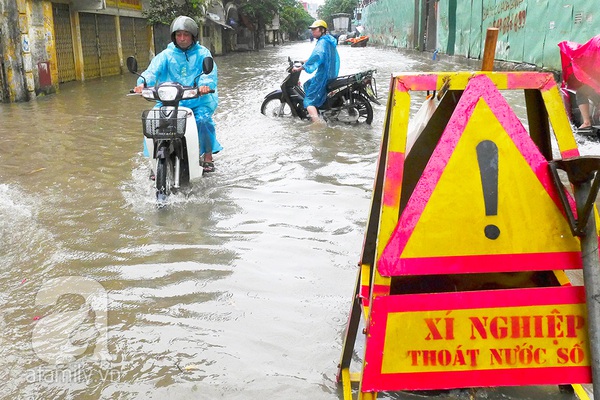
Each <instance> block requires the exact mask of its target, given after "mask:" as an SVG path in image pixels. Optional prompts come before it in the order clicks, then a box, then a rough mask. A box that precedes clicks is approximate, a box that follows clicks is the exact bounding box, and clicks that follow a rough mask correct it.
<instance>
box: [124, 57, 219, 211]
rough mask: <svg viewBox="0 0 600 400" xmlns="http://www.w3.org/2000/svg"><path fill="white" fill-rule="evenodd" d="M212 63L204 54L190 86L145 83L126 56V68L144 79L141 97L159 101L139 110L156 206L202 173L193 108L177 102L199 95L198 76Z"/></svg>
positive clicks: (135, 66)
mask: <svg viewBox="0 0 600 400" xmlns="http://www.w3.org/2000/svg"><path fill="white" fill-rule="evenodd" d="M213 66H214V64H213V59H212V58H210V57H206V58H205V59H204V61H203V63H202V73H201V74H199V75H198V76H196V77H195V78H194V84H193V85H192V86H183V85H181V84H179V83H177V82H163V83H160V84H158V85H156V86H154V87H147V86H146V79H145V78H144V77H143V76H142V75H141V74H139V73H138V72H137V68H138V67H137V60H136V59H135V58H134V57H128V58H127V69H128V70H129V72H131V73H133V74H136V75H138V76H141V77H142V79H144V88H143V90H142V93H141V95H142V97H144V98H145V99H146V100H149V101H155V102H160V103H161V105H160V106H158V107H155V108H152V109H150V110H145V111H143V112H142V131H143V133H144V141H145V144H146V148H147V149H148V152H149V153H150V155H151V162H150V167H151V169H152V175H153V176H154V182H155V189H156V200H157V203H158V205H159V206H162V205H164V204H165V203H166V201H167V199H168V197H169V195H170V194H171V193H176V192H177V191H179V190H180V189H181V188H183V187H189V186H190V182H191V181H192V180H193V179H196V178H200V177H201V176H202V173H203V169H202V166H201V165H200V154H199V153H200V146H199V143H198V128H197V126H196V119H195V118H194V113H193V111H192V110H191V109H190V108H187V107H183V106H180V105H179V102H180V101H181V100H187V99H194V98H197V97H200V96H201V95H202V94H201V93H200V89H199V87H198V78H199V77H200V76H202V75H203V74H210V73H211V71H212V70H213ZM209 92H210V93H212V92H214V90H210V91H209Z"/></svg>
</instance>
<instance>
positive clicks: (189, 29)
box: [134, 16, 222, 172]
mask: <svg viewBox="0 0 600 400" xmlns="http://www.w3.org/2000/svg"><path fill="white" fill-rule="evenodd" d="M197 40H198V24H197V23H196V21H194V20H193V19H192V18H190V17H185V16H180V17H177V18H175V19H174V20H173V22H172V23H171V42H172V43H169V45H168V46H167V48H166V49H165V50H163V51H161V52H160V53H158V54H157V55H156V57H154V58H153V59H152V61H151V62H150V65H149V66H148V69H146V71H144V72H142V75H143V76H144V78H145V79H146V83H147V84H148V85H149V86H152V85H155V84H157V83H162V82H178V83H180V84H182V85H184V86H192V85H193V84H194V78H195V77H196V76H198V75H199V74H200V73H201V72H202V61H203V60H204V58H205V57H212V55H211V53H210V51H209V50H208V49H207V48H206V47H204V46H202V45H201V44H200V43H198V42H197ZM143 82H144V81H143V79H142V78H141V77H140V78H138V81H137V84H138V86H136V87H135V89H134V91H135V92H137V93H141V91H142V88H143V87H144V85H143ZM217 82H218V78H217V65H216V64H214V68H213V70H212V72H211V73H210V74H208V75H201V76H200V78H199V80H198V86H199V90H200V93H201V94H203V96H200V97H198V98H195V99H189V100H182V101H181V103H180V104H181V106H184V107H189V108H191V109H192V111H193V112H194V117H195V118H196V125H197V126H198V141H199V142H200V154H201V158H202V157H203V158H202V160H201V161H202V167H203V170H204V172H213V171H214V170H215V166H214V162H213V154H214V153H218V152H219V151H221V150H222V146H221V145H220V144H219V142H218V141H217V134H216V129H215V123H214V121H213V119H212V115H213V114H214V112H215V109H216V108H217V105H218V102H219V98H218V94H217ZM211 89H212V90H214V91H215V92H214V93H209V90H211ZM146 150H147V149H144V152H146Z"/></svg>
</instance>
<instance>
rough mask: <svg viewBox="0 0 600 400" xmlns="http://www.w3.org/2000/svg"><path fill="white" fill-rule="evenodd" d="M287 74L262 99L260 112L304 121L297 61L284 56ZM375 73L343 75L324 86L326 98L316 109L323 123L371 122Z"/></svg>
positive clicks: (375, 97)
mask: <svg viewBox="0 0 600 400" xmlns="http://www.w3.org/2000/svg"><path fill="white" fill-rule="evenodd" d="M288 63H289V65H288V67H287V69H286V72H287V73H288V75H287V76H286V77H285V78H284V79H283V82H282V83H281V88H280V89H278V90H274V91H272V92H271V93H269V94H268V95H266V96H265V98H264V100H263V103H262V105H261V108H260V111H261V113H263V114H264V115H266V116H269V117H298V118H301V119H308V118H309V116H308V112H307V111H306V109H305V108H304V105H303V102H304V96H305V93H304V90H303V89H302V85H301V84H300V73H301V71H299V70H296V71H295V70H294V68H295V67H300V66H302V62H300V61H292V60H291V58H289V57H288ZM375 72H376V70H367V71H363V72H359V73H357V74H352V75H344V76H340V77H338V78H335V79H332V80H330V81H329V82H328V83H327V99H326V100H325V103H324V104H323V105H322V106H321V107H319V108H318V111H319V114H320V115H321V117H322V118H323V119H324V120H325V121H339V122H344V123H349V124H352V123H366V124H371V122H373V107H372V106H371V103H370V102H373V103H375V104H380V103H379V102H378V101H377V92H376V85H375V78H374V77H373V74H374V73H375Z"/></svg>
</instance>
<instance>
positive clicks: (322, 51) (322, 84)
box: [304, 34, 340, 108]
mask: <svg viewBox="0 0 600 400" xmlns="http://www.w3.org/2000/svg"><path fill="white" fill-rule="evenodd" d="M304 70H305V71H306V72H308V73H309V74H312V73H313V72H315V71H317V73H316V74H315V76H313V77H312V78H310V79H309V80H307V81H306V82H304V92H305V93H306V96H305V97H304V108H306V107H308V106H315V107H320V106H321V105H323V103H325V99H326V98H327V89H326V86H327V82H328V81H329V80H330V79H333V78H337V76H338V73H339V72H340V56H339V54H338V52H337V40H336V39H335V38H334V37H333V36H331V35H330V34H327V35H323V36H321V37H320V38H319V40H317V44H316V45H315V48H314V50H313V52H312V54H311V55H310V57H309V58H308V60H306V62H305V63H304Z"/></svg>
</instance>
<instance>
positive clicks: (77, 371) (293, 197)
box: [0, 42, 600, 400]
mask: <svg viewBox="0 0 600 400" xmlns="http://www.w3.org/2000/svg"><path fill="white" fill-rule="evenodd" d="M313 46H314V44H313V43H310V42H303V43H295V44H286V45H284V46H281V47H272V48H267V49H265V50H264V51H260V52H251V53H239V54H233V55H228V56H224V57H217V58H216V59H215V61H216V63H217V65H218V70H219V96H220V104H219V108H218V109H217V112H216V114H215V116H214V117H215V122H216V124H217V136H218V138H219V141H220V142H221V144H222V145H223V147H224V150H223V151H222V152H221V153H219V154H216V155H215V165H216V168H217V171H216V173H214V174H211V175H209V176H207V177H205V178H203V179H201V180H199V181H197V182H196V184H195V185H194V187H193V190H192V192H191V193H190V194H189V195H187V196H184V195H177V196H174V198H173V199H172V203H171V204H170V205H169V206H168V207H166V208H164V209H160V210H158V209H157V208H156V206H155V197H154V191H153V188H152V182H151V181H150V180H149V179H148V175H149V171H148V168H147V161H146V160H145V159H144V158H143V156H142V153H141V152H142V133H141V122H140V114H141V112H142V110H144V109H147V108H151V107H152V105H153V104H152V103H149V102H146V101H145V100H143V99H142V98H140V97H135V96H127V93H128V91H129V89H130V88H132V87H133V86H134V84H135V81H136V77H135V76H133V75H131V74H129V73H126V74H125V75H122V76H115V77H109V78H105V79H99V80H92V81H88V82H84V83H80V82H72V83H67V84H64V85H62V86H61V90H60V93H58V94H56V95H52V96H47V97H40V98H38V99H37V100H36V101H32V102H29V103H19V104H0V121H1V124H0V138H1V139H2V143H3V149H2V150H1V151H0V162H1V165H2V168H0V219H1V220H2V224H1V225H0V246H1V247H0V266H1V268H0V304H1V307H2V308H1V310H2V313H1V314H0V317H1V318H0V341H1V342H2V343H0V366H1V368H0V379H1V380H2V381H3V382H4V383H3V387H2V390H0V398H3V399H100V398H101V399H212V398H222V399H227V400H232V399H244V400H246V399H259V398H271V399H311V400H320V399H323V400H325V399H327V400H333V399H341V398H342V397H343V396H342V392H341V390H340V388H338V386H337V384H336V381H335V374H336V372H337V364H338V362H339V357H340V352H341V347H342V340H343V337H344V332H345V328H346V321H347V318H348V312H349V310H350V306H351V300H352V294H353V289H354V283H355V279H356V273H357V262H358V260H359V257H360V253H361V249H362V241H363V233H364V229H365V224H366V220H367V217H368V213H369V210H370V201H371V190H372V186H373V178H374V176H375V168H376V162H377V156H378V151H379V145H380V138H381V132H382V126H383V118H384V112H385V105H380V106H379V105H374V111H375V116H374V121H373V123H372V125H371V126H368V125H363V126H345V125H336V126H330V127H314V126H311V125H309V124H308V123H306V122H303V121H299V120H284V121H281V120H272V119H269V118H267V117H265V116H263V115H262V114H261V113H260V105H261V102H262V99H263V97H264V96H265V95H266V94H267V93H269V92H270V91H271V90H274V89H276V88H277V87H278V86H279V84H280V82H281V80H282V79H283V77H284V76H285V68H286V66H287V57H288V56H289V57H291V58H292V59H305V58H307V57H308V55H309V54H310V52H311V50H312V47H313ZM339 50H340V57H341V65H342V68H341V71H340V74H349V73H353V72H358V71H361V70H366V69H371V68H376V69H377V70H378V72H377V74H376V75H375V77H376V79H377V89H378V91H379V95H380V97H381V100H382V103H383V104H385V101H386V98H387V91H388V85H389V76H390V74H391V73H393V72H400V71H432V70H435V71H444V70H461V69H477V68H478V66H479V63H478V62H477V63H473V64H472V65H467V64H462V65H461V64H457V62H456V60H451V59H448V60H444V59H442V60H441V61H432V60H431V58H430V56H431V55H428V54H425V55H420V56H415V55H410V56H408V55H406V54H404V53H400V52H397V51H394V50H384V49H376V48H370V47H366V48H350V47H347V46H344V47H340V49H339ZM302 79H306V75H303V76H302ZM518 102H519V100H518V99H515V100H514V103H513V104H514V106H515V107H516V108H518V107H519V105H518V104H519V103H518ZM580 146H581V152H582V153H583V154H599V153H600V145H599V144H598V143H597V142H592V141H589V140H581V141H580ZM69 277H70V278H69ZM48 287H52V288H57V287H58V288H60V291H62V293H63V294H64V296H61V297H60V298H52V297H51V296H50V297H48V296H44V295H43V294H44V293H45V291H44V290H45V288H48ZM86 294H92V295H91V297H90V298H88V300H87V301H86V300H85V299H84V297H82V296H81V295H86ZM90 299H91V300H90ZM63 338H69V342H70V343H71V345H70V346H65V344H64V343H65V340H59V339H63ZM96 343H105V346H103V350H104V351H103V352H102V354H98V346H95V345H94V344H96ZM357 357H359V356H358V355H357ZM98 358H101V359H102V360H101V361H100V360H99V359H98ZM357 360H358V358H357ZM353 365H354V367H355V369H358V367H359V365H360V364H359V363H358V362H357V361H355V362H354V364H353ZM430 396H431V397H434V398H436V399H469V398H481V399H524V398H531V399H571V398H573V395H571V394H561V393H559V392H558V389H557V388H556V387H544V388H527V389H524V388H517V389H511V388H504V389H500V388H498V389H488V390H483V389H482V390H478V391H474V392H468V391H451V392H448V393H441V394H436V395H430ZM426 397H427V396H426V395H425V394H418V393H395V394H391V395H389V394H388V395H386V394H381V395H380V397H379V398H382V399H390V398H393V399H416V398H426Z"/></svg>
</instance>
